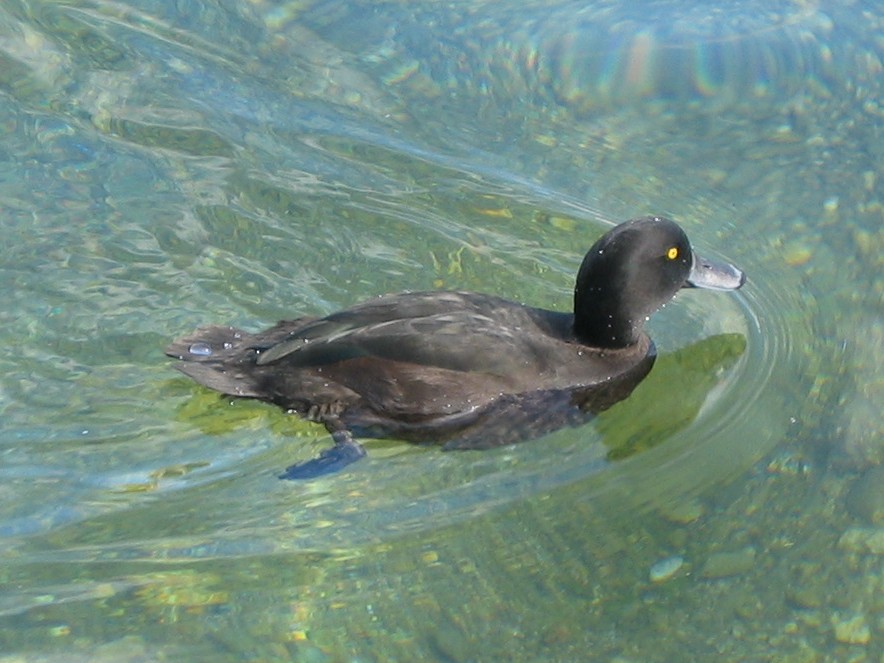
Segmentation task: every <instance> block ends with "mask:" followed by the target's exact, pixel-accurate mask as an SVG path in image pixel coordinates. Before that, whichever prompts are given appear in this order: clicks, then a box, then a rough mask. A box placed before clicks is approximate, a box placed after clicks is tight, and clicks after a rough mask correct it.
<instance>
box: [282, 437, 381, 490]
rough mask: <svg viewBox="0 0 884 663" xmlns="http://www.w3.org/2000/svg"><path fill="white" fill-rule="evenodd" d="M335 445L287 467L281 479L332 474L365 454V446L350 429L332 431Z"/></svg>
mask: <svg viewBox="0 0 884 663" xmlns="http://www.w3.org/2000/svg"><path fill="white" fill-rule="evenodd" d="M332 439H333V440H334V441H335V445H334V446H333V447H331V448H329V449H326V450H325V451H323V452H322V453H321V454H319V456H318V457H316V458H313V459H312V460H308V461H305V462H303V463H297V464H295V465H292V466H290V467H288V468H286V470H285V472H283V473H282V474H280V475H279V478H280V479H315V478H316V477H321V476H325V475H326V474H332V473H333V472H337V471H338V470H340V469H342V468H344V467H346V466H347V465H349V464H350V463H355V462H356V461H357V460H359V459H360V458H362V457H363V456H365V448H364V447H363V446H362V445H361V444H359V442H357V441H356V440H354V439H353V435H352V434H351V433H350V431H347V430H340V431H335V432H334V433H332Z"/></svg>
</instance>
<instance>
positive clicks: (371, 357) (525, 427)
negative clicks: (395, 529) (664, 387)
mask: <svg viewBox="0 0 884 663" xmlns="http://www.w3.org/2000/svg"><path fill="white" fill-rule="evenodd" d="M744 281H745V276H744V275H743V273H742V272H741V271H740V270H738V269H737V268H735V267H733V266H732V265H728V264H717V263H713V262H710V261H708V260H704V259H702V258H700V257H699V256H697V255H696V254H695V253H694V251H693V250H692V249H691V245H690V243H689V242H688V238H687V236H686V235H685V233H684V231H682V229H681V228H680V227H679V226H678V225H676V224H675V223H673V222H672V221H670V220H668V219H663V218H660V217H647V218H642V219H636V220H633V221H629V222H627V223H623V224H621V225H619V226H617V227H616V228H614V229H612V230H611V231H609V232H608V233H606V234H605V235H604V236H603V237H602V238H601V239H599V240H598V241H597V242H596V243H595V244H594V245H593V246H592V248H591V249H590V250H589V252H588V253H587V254H586V257H585V258H584V259H583V264H582V265H581V266H580V271H579V272H578V274H577V283H576V286H575V289H574V312H573V313H564V312H556V311H548V310H544V309H539V308H533V307H530V306H523V305H521V304H517V303H515V302H511V301H508V300H506V299H501V298H499V297H494V296H491V295H483V294H476V293H470V292H443V291H439V292H416V293H403V294H396V295H385V296H383V297H378V298H376V299H373V300H370V301H368V302H365V303H362V304H358V305H356V306H354V307H352V308H349V309H345V310H343V311H340V312H338V313H333V314H332V315H329V316H327V317H325V318H309V317H305V318H298V319H296V320H284V321H282V322H280V323H278V324H277V325H276V326H274V327H271V328H270V329H268V330H266V331H263V332H258V333H255V334H249V333H247V332H243V331H240V330H238V329H235V328H233V327H221V326H211V327H204V328H201V329H198V330H197V331H196V332H194V333H193V334H191V335H190V336H187V337H184V338H181V339H179V340H177V341H175V342H174V343H172V344H171V345H170V346H169V347H168V348H167V349H166V354H168V355H170V356H172V357H175V358H177V359H180V360H182V363H180V364H178V365H177V368H178V369H179V370H181V371H182V372H184V373H185V374H187V375H188V376H190V377H191V378H193V379H194V380H196V381H197V382H199V383H200V384H203V385H205V386H207V387H209V388H211V389H214V390H216V391H219V392H221V393H223V394H228V395H231V396H241V397H246V398H258V399H261V400H265V401H269V402H271V403H276V404H277V405H279V406H281V407H283V408H285V409H287V410H290V411H292V412H295V413H297V414H299V415H301V416H302V417H305V418H307V419H310V420H312V421H317V422H320V423H322V424H324V425H325V427H326V429H327V430H328V431H329V432H330V433H331V435H332V438H333V441H334V445H333V446H332V447H331V448H329V449H327V450H326V451H324V452H323V453H322V454H320V456H319V457H318V458H314V459H312V460H309V461H307V462H304V463H300V464H297V465H293V466H291V467H289V468H288V469H287V470H286V472H285V473H284V474H283V475H282V478H286V479H299V478H309V477H314V476H319V475H322V474H327V473H329V472H333V471H336V470H338V469H340V468H342V467H344V466H345V465H348V464H349V463H351V462H353V461H355V460H357V459H359V458H361V457H362V456H364V455H365V450H364V448H363V447H362V445H361V444H359V442H357V440H356V437H391V438H397V439H405V440H410V441H413V442H418V443H430V442H435V443H440V444H443V445H444V448H445V449H484V448H489V447H494V446H500V445H504V444H510V443H513V442H518V441H521V440H525V439H530V438H534V437H538V436H540V435H542V434H543V433H546V432H550V431H552V430H555V429H557V428H560V427H562V426H566V425H576V424H579V423H582V422H584V421H586V420H587V419H588V418H590V417H592V415H594V414H596V413H598V412H600V411H602V410H604V409H606V408H608V407H610V406H611V405H613V404H614V403H616V402H617V401H620V400H622V399H624V398H626V397H627V396H628V395H629V394H630V393H631V392H632V390H633V389H634V388H635V387H636V385H638V383H639V382H640V381H641V380H642V379H643V378H644V377H645V376H646V375H647V374H648V372H649V371H650V370H651V367H652V366H653V363H654V359H655V356H656V353H655V349H654V344H653V342H652V341H651V340H650V338H648V336H647V334H646V333H645V332H644V329H643V328H644V323H645V321H646V320H647V319H648V317H649V316H650V315H651V314H652V313H654V311H656V310H657V309H659V308H660V307H661V306H662V305H663V304H665V303H666V302H668V301H669V300H670V299H671V298H672V297H673V296H674V295H675V293H676V292H678V290H679V289H681V288H683V287H699V288H711V289H718V290H734V289H737V288H739V287H740V286H742V285H743V283H744Z"/></svg>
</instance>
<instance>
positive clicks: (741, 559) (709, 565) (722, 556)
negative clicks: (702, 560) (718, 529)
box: [701, 546, 755, 578]
mask: <svg viewBox="0 0 884 663" xmlns="http://www.w3.org/2000/svg"><path fill="white" fill-rule="evenodd" d="M754 564H755V548H753V547H752V546H746V547H745V548H742V549H741V550H734V551H729V552H718V553H715V554H713V555H710V556H709V558H708V559H707V560H706V564H704V565H703V571H702V573H701V575H702V576H703V577H704V578H727V577H728V576H735V575H739V574H741V573H746V572H747V571H749V570H750V569H751V568H752V566H753V565H754Z"/></svg>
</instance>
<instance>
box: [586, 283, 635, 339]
mask: <svg viewBox="0 0 884 663" xmlns="http://www.w3.org/2000/svg"><path fill="white" fill-rule="evenodd" d="M613 290H614V289H613V288H611V287H610V286H608V287H605V288H593V287H592V286H587V285H583V286H581V284H580V283H578V285H577V287H576V288H575V290H574V336H575V338H576V339H577V340H578V341H580V342H581V343H583V344H585V345H589V346H592V347H594V348H612V349H614V348H625V347H628V346H630V345H635V344H636V343H638V341H639V340H640V339H641V337H642V327H643V325H644V323H645V319H644V318H642V319H640V320H635V319H633V317H632V315H631V314H630V312H629V311H628V310H627V308H626V307H625V306H624V305H623V297H622V295H621V294H620V293H616V292H614V291H613Z"/></svg>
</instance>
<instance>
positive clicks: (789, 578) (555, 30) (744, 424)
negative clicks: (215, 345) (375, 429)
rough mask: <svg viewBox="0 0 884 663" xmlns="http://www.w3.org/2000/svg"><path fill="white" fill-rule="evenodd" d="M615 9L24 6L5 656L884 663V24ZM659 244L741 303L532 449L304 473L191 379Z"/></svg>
mask: <svg viewBox="0 0 884 663" xmlns="http://www.w3.org/2000/svg"><path fill="white" fill-rule="evenodd" d="M623 4H625V3H615V2H596V3H593V4H589V5H587V4H586V3H572V2H557V3H551V2H548V1H544V2H521V3H496V2H491V3H477V2H468V3H457V2H455V3H444V4H440V3H400V2H365V3H361V2H334V1H326V2H309V1H304V2H296V1H292V2H287V3H283V2H274V3H271V2H268V1H265V0H252V1H251V2H245V1H244V0H241V1H239V2H221V1H218V2H208V1H204V2H199V1H195V2H191V3H176V2H170V1H168V0H166V1H165V2H137V3H136V2H131V3H124V2H104V1H101V0H94V1H92V2H76V3H69V2H48V1H46V2H28V1H25V0H7V2H4V3H3V5H2V7H0V98H2V103H0V127H2V133H0V224H2V228H3V240H4V241H3V242H2V245H0V269H2V274H3V287H2V290H0V292H2V295H0V296H2V300H0V302H2V305H0V315H2V316H3V325H2V327H0V335H2V339H0V341H2V342H0V408H2V430H0V476H2V482H0V495H2V500H0V559H2V564H0V655H2V656H3V657H4V658H2V659H0V660H55V659H58V660H66V661H67V660H77V659H82V660H108V661H120V660H202V659H209V658H211V659H212V660H254V661H265V660H303V661H375V660H377V661H391V660H401V661H415V660H441V661H479V660H528V661H533V660H562V661H571V660H603V661H608V660H618V661H626V660H630V661H632V660H635V661H672V660H681V661H687V660H713V659H714V660H733V661H738V660H739V661H744V660H795V661H819V660H833V661H834V660H870V661H877V660H879V658H880V657H881V656H882V652H884V644H882V643H884V603H882V600H881V597H882V596H884V567H882V562H881V560H882V557H881V555H882V553H884V550H882V549H881V546H880V543H878V544H876V543H875V541H876V540H877V539H875V537H876V536H877V537H879V538H880V537H881V536H884V530H882V527H884V522H882V520H884V505H882V502H884V496H882V489H881V488H880V487H879V486H880V485H881V484H882V483H884V481H879V480H878V479H879V478H880V477H881V473H880V464H881V463H882V461H884V442H882V437H884V436H882V425H881V416H880V403H881V402H882V376H881V369H880V364H881V361H882V357H884V331H882V297H884V280H882V259H881V256H882V220H884V207H882V186H881V181H882V176H884V174H882V172H881V157H880V155H881V154H884V137H882V133H881V126H882V118H884V106H882V103H881V99H882V80H884V79H882V71H884V68H882V60H884V43H882V41H881V37H880V35H881V34H882V32H884V25H882V23H884V19H882V12H881V6H880V4H878V3H875V2H871V1H870V0H866V1H865V2H845V3H833V4H832V6H827V7H825V8H824V9H823V8H821V7H817V6H816V5H815V4H814V3H787V2H774V3H770V2H765V3H761V2H751V1H746V2H730V3H720V4H719V5H711V4H705V3H704V4H703V5H698V8H694V9H689V10H688V9H685V8H684V7H682V6H681V5H683V4H684V3H677V2H669V1H665V0H661V1H659V2H649V3H646V4H645V5H643V6H642V9H641V10H636V9H628V8H625V7H624V6H623ZM699 7H702V8H699ZM647 213H665V214H668V215H671V216H672V217H673V218H675V219H677V220H678V221H679V222H680V223H681V224H682V225H683V226H684V227H685V228H686V229H687V231H688V233H689V235H690V236H691V237H692V239H693V242H694V244H695V246H697V247H698V248H699V249H700V250H701V251H702V252H705V253H709V254H710V255H713V256H718V257H724V258H727V259H729V260H731V261H733V262H734V263H736V264H738V265H739V266H740V267H742V268H743V269H744V270H746V271H747V273H748V274H749V279H750V280H749V284H748V285H747V286H746V288H744V290H742V291H741V292H740V293H738V294H736V295H733V294H719V293H708V292H684V293H682V294H680V295H679V296H678V297H677V298H676V300H675V301H674V302H673V303H672V304H670V305H669V306H667V307H666V308H665V309H664V310H663V311H661V312H660V313H659V314H657V315H656V316H655V317H654V319H653V320H652V322H651V325H650V328H651V331H652V335H653V337H654V338H655V340H656V342H657V345H658V348H659V349H660V352H661V358H660V360H659V362H658V364H657V366H656V367H655V369H654V371H653V372H652V374H651V376H650V377H649V378H648V380H647V381H646V382H645V383H644V384H643V385H642V386H641V387H640V388H639V390H637V391H636V393H635V394H634V395H633V397H632V398H630V399H629V400H628V401H626V402H624V403H621V404H619V405H617V406H615V407H614V408H613V409H612V410H611V411H609V412H608V413H606V414H605V415H603V416H601V417H600V418H599V419H598V420H597V421H596V422H595V423H594V424H592V425H589V426H586V427H583V428H579V429H574V430H564V431H560V432H558V433H556V434H554V435H551V436H548V437H547V438H545V439H544V440H541V441H538V442H535V443H529V444H524V445H520V446H517V447H513V448H506V449H502V450H496V451H491V452H484V453H479V452H467V453H451V454H445V453H442V452H440V451H438V450H436V449H431V448H423V447H413V446H409V445H405V444H401V443H396V442H393V441H381V442H373V443H370V445H369V459H368V460H366V461H363V462H361V463H359V464H358V465H357V466H354V468H353V471H352V472H344V473H342V474H340V475H337V476H333V477H330V478H327V479H322V480H318V481H314V482H310V483H291V482H280V481H277V480H276V478H275V476H276V474H277V473H278V472H279V471H280V470H281V469H283V468H284V467H286V466H287V465H289V464H291V463H293V462H296V461H297V460H302V459H305V458H308V457H311V456H313V455H315V454H316V453H317V452H318V450H320V449H322V448H323V447H325V446H327V445H328V443H329V441H328V438H327V436H326V435H325V434H324V432H323V431H322V430H321V429H320V428H318V427H316V426H312V425H309V424H305V423H303V422H300V421H298V420H296V419H294V418H292V417H288V416H286V415H285V414H283V413H282V412H280V411H278V410H276V409H274V408H272V407H270V406H266V405H263V404H259V403H253V402H245V401H229V400H225V399H219V398H218V397H217V396H216V395H214V394H211V393H208V392H207V391H206V390H203V389H200V388H198V387H196V386H195V385H194V384H192V383H191V382H189V381H188V380H186V379H185V378H183V377H181V376H179V375H178V374H176V372H175V371H173V370H172V369H171V367H170V362H169V361H168V360H167V359H166V358H165V357H164V356H163V354H162V348H163V347H164V345H165V344H166V343H167V342H168V341H169V340H170V339H172V338H174V337H176V336H179V335H181V334H183V333H186V332H188V331H190V330H191V329H193V328H194V327H196V326H198V325H200V324H205V323H210V322H228V323H230V324H236V325H239V326H243V327H245V328H249V329H258V328H261V327H263V326H267V325H269V324H271V323H273V322H274V321H276V320H277V319H279V318H282V317H286V316H293V315H300V314H305V313H313V314H315V313H328V312H331V311H333V310H336V309H338V308H340V307H344V306H347V305H350V304H352V303H355V302H357V301H359V300H360V299H363V298H366V297H370V296H371V295H374V294H378V293H382V292H391V291H399V290H405V289H425V288H465V289H472V290H481V291H485V292H492V293H495V294H499V295H502V296H506V297H510V298H513V299H517V300H520V301H525V302H528V303H531V304H534V305H539V306H546V307H550V308H558V309H562V308H566V307H567V306H568V305H569V302H570V295H571V287H572V283H573V277H574V273H575V272H576V268H577V266H578V265H579V262H580V260H581V258H582V254H583V251H585V249H586V248H587V247H588V246H589V245H590V244H591V243H592V241H593V240H594V239H595V238H596V237H597V236H598V235H599V234H600V233H601V232H603V230H604V229H605V228H606V227H608V226H609V225H610V224H611V223H613V222H616V221H620V220H624V219H626V218H630V217H633V216H638V215H643V214H647ZM679 562H681V564H680V565H679ZM655 565H657V566H655ZM660 568H663V569H670V570H672V569H675V570H674V571H671V574H670V573H669V572H667V573H663V577H662V579H661V578H660V577H657V578H656V580H655V581H654V580H652V579H651V575H650V574H651V573H652V569H660Z"/></svg>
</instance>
